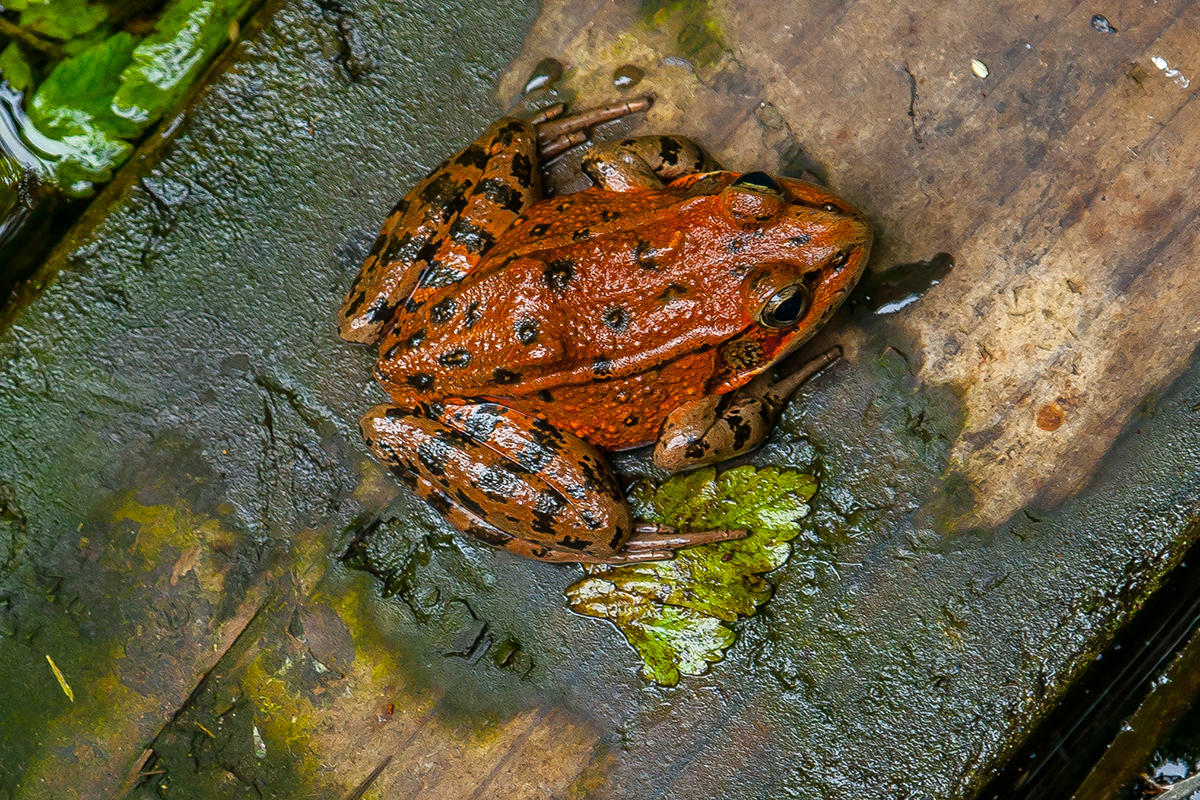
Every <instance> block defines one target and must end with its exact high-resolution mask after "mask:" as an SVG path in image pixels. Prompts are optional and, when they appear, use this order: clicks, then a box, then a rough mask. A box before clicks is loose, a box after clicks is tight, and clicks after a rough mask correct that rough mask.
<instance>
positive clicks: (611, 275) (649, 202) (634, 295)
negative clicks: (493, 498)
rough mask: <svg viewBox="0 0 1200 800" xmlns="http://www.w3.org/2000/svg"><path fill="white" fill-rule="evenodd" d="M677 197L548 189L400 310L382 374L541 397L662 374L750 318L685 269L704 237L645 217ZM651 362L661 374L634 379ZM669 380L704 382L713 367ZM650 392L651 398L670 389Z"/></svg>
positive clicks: (431, 388) (441, 386)
mask: <svg viewBox="0 0 1200 800" xmlns="http://www.w3.org/2000/svg"><path fill="white" fill-rule="evenodd" d="M681 202H687V201H686V199H683V198H680V197H679V195H677V194H675V195H672V194H670V193H667V192H663V193H657V192H641V193H636V194H635V193H623V194H615V193H612V192H599V191H590V190H589V191H585V192H581V193H578V194H576V195H570V196H568V197H564V198H551V199H549V200H546V201H543V202H542V203H540V204H539V205H538V206H536V207H534V208H533V209H530V211H529V212H528V213H527V214H526V215H525V216H523V217H522V218H521V219H519V220H518V221H517V223H515V224H514V225H513V227H512V229H511V230H509V231H506V232H505V234H503V235H502V236H501V238H500V239H498V240H497V242H496V243H495V245H494V246H493V248H492V249H491V250H489V252H488V255H487V256H486V257H485V259H484V260H483V263H481V264H480V266H479V267H478V268H477V269H476V270H475V271H473V272H472V273H471V274H470V275H468V276H467V277H466V278H465V279H464V280H462V281H461V282H460V283H458V284H455V285H453V286H448V287H444V288H443V289H442V290H440V291H438V292H437V293H435V294H434V295H432V296H430V297H429V298H428V299H427V301H426V302H425V303H424V304H422V305H421V306H420V307H417V308H413V309H411V310H410V311H409V312H408V313H406V314H403V315H401V317H400V318H399V319H398V321H397V325H396V326H395V327H394V329H393V330H392V331H391V332H390V333H389V335H388V336H387V337H386V338H385V340H384V343H383V346H382V349H381V354H382V358H381V362H380V378H381V380H383V382H384V384H385V386H387V387H388V388H389V390H390V391H392V393H393V394H394V395H395V394H396V390H399V391H400V392H401V393H410V392H413V391H414V390H415V391H416V392H419V393H420V394H421V395H425V396H433V397H442V398H445V397H452V396H453V397H464V396H467V397H472V396H487V397H496V398H504V399H505V400H506V401H508V400H511V401H512V402H513V404H516V405H522V404H521V403H519V402H518V401H517V399H518V398H522V397H524V398H529V401H528V402H529V404H531V405H532V404H544V398H545V397H547V396H559V395H561V394H562V392H560V391H558V390H562V389H565V388H568V387H572V392H571V394H573V395H574V394H579V393H580V392H584V393H586V394H588V395H589V396H592V399H593V400H598V399H600V398H597V397H594V395H597V394H599V395H604V396H608V395H612V396H613V397H617V396H618V395H621V394H626V395H628V394H629V393H630V392H631V391H633V390H634V389H635V387H636V386H637V385H639V384H640V383H642V382H644V383H646V385H647V386H649V385H650V384H652V383H654V382H655V381H656V380H663V379H664V378H663V376H661V375H658V372H659V371H660V370H661V368H662V367H663V365H664V364H666V363H667V362H674V361H678V360H679V359H680V358H681V357H682V356H684V355H685V354H688V353H692V352H695V351H697V350H704V349H705V348H706V346H709V345H712V346H715V345H716V344H717V343H719V342H720V341H723V340H724V339H726V338H728V336H729V335H731V333H734V332H736V330H737V329H738V327H739V326H740V325H741V324H742V321H740V320H730V319H728V316H729V315H728V313H727V311H725V312H724V313H722V312H723V308H722V307H723V306H724V307H726V308H727V305H728V302H727V301H728V298H725V297H723V295H722V293H721V292H719V291H711V287H709V286H707V285H704V283H703V281H704V278H703V275H704V274H706V273H701V274H696V273H694V271H691V270H689V269H688V262H689V258H688V256H689V251H690V250H694V249H695V248H696V247H699V246H702V245H700V244H698V242H703V241H706V240H707V237H704V236H703V235H700V236H698V237H697V236H694V235H692V234H694V231H693V232H689V231H688V230H685V228H683V227H664V226H663V225H655V224H651V221H652V220H653V219H656V218H658V217H660V216H662V217H666V218H672V219H673V218H675V217H676V216H677V215H676V214H675V213H674V211H673V210H672V211H671V213H667V214H663V213H662V211H663V208H664V206H669V205H676V204H679V203H681ZM722 320H724V322H722ZM709 361H711V358H710V359H709ZM695 366H698V365H696V364H693V367H695ZM651 373H653V375H654V380H646V381H640V380H639V379H638V376H639V375H649V374H651ZM667 379H668V380H671V381H680V380H685V381H688V382H690V383H691V384H694V385H695V386H696V387H697V392H698V391H699V387H702V386H703V384H704V382H705V380H706V379H707V375H701V374H699V373H696V372H691V373H688V374H687V375H686V376H685V375H672V376H670V377H669V378H667ZM393 387H394V388H393ZM580 387H588V388H586V389H584V388H580ZM646 391H649V389H647V390H646ZM656 392H657V394H661V393H662V392H660V391H658V390H655V391H654V392H649V395H655V397H654V398H650V397H649V395H647V396H646V400H645V403H647V404H649V403H650V402H651V400H652V399H653V400H654V401H655V402H657V401H658V400H661V399H663V398H658V397H657V395H656V394H655V393H656ZM548 393H553V395H550V394H548ZM633 393H634V394H636V395H638V396H641V395H642V394H644V393H643V392H641V391H633ZM689 393H690V390H689ZM539 397H540V398H543V400H541V401H539V400H538V398H539ZM582 400H583V398H580V404H579V407H580V408H586V407H587V406H586V404H585V403H584V402H582ZM545 408H546V409H550V408H552V405H551V406H545ZM547 413H549V412H547ZM626 416H628V415H626ZM639 416H645V415H639Z"/></svg>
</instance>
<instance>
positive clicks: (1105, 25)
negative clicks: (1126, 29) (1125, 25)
mask: <svg viewBox="0 0 1200 800" xmlns="http://www.w3.org/2000/svg"><path fill="white" fill-rule="evenodd" d="M1092 29H1093V30H1097V31H1099V32H1100V33H1116V32H1117V29H1116V28H1114V27H1113V24H1112V23H1111V22H1109V21H1108V17H1106V16H1104V15H1103V14H1093V15H1092Z"/></svg>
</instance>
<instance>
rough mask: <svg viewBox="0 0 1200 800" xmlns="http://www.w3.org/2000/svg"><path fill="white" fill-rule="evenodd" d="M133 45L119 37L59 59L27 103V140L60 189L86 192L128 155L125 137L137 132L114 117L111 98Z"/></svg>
mask: <svg viewBox="0 0 1200 800" xmlns="http://www.w3.org/2000/svg"><path fill="white" fill-rule="evenodd" d="M136 44H137V40H136V39H135V38H134V37H133V36H131V35H130V34H128V33H118V34H115V35H113V36H110V37H109V38H107V39H105V40H104V41H102V42H100V43H98V44H95V45H92V46H91V47H89V48H87V49H86V50H84V51H83V52H82V53H80V54H79V55H77V56H72V57H71V58H67V59H64V60H63V61H61V62H59V64H58V66H56V67H55V68H54V69H53V70H52V71H51V73H50V74H49V75H47V76H46V79H45V80H44V81H42V84H41V86H39V87H38V88H37V91H36V92H34V94H33V97H32V98H31V99H30V102H29V124H30V125H32V126H33V128H34V129H35V130H36V134H27V138H28V139H29V140H30V141H32V142H33V143H34V144H35V145H36V146H37V147H38V149H40V150H43V151H45V153H44V154H45V155H46V156H47V160H49V161H51V162H52V164H53V169H54V171H55V174H56V176H57V179H58V183H59V185H60V186H61V187H63V188H64V189H65V190H67V191H68V192H70V193H73V194H87V193H89V192H90V190H91V184H92V183H95V182H103V181H107V180H108V179H109V178H110V177H112V170H113V169H114V168H115V167H117V166H119V165H120V164H121V163H123V162H124V161H125V159H126V158H128V157H129V154H130V153H131V152H132V151H133V147H132V145H130V144H129V142H127V141H125V139H126V138H131V137H133V136H136V135H138V134H139V133H140V129H139V128H138V127H137V126H134V125H131V124H130V123H129V122H128V121H126V120H123V119H121V118H120V117H118V116H117V115H115V114H114V113H113V112H112V108H111V100H112V96H113V94H114V93H115V92H116V90H117V87H118V86H119V79H120V75H121V71H122V70H124V69H125V67H126V66H127V65H128V64H129V59H130V56H131V54H132V53H133V48H134V46H135V45H136Z"/></svg>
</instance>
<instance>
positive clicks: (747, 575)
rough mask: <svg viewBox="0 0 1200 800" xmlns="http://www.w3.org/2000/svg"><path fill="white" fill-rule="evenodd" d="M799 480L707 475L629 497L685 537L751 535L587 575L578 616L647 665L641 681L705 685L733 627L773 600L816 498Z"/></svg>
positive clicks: (577, 591) (743, 472)
mask: <svg viewBox="0 0 1200 800" xmlns="http://www.w3.org/2000/svg"><path fill="white" fill-rule="evenodd" d="M816 490H817V484H816V481H815V479H813V477H812V476H811V475H805V474H804V473H801V472H797V471H795V470H783V469H776V468H767V469H762V470H755V469H754V468H753V467H748V466H747V467H738V468H736V469H731V470H728V471H726V472H722V473H720V474H717V472H716V470H715V469H712V468H711V467H710V468H707V469H701V470H697V471H695V472H690V473H686V474H683V475H677V476H675V477H672V478H671V479H669V480H668V481H667V482H666V483H664V484H662V485H661V486H659V487H657V488H655V487H651V486H646V485H643V486H641V487H639V488H638V489H637V490H635V491H634V492H633V493H632V494H631V496H630V503H631V505H633V507H634V510H635V511H636V512H637V514H638V516H640V517H641V518H643V519H646V520H649V521H651V522H661V523H667V524H670V525H674V526H676V527H678V528H679V529H680V530H708V529H712V528H747V529H749V531H750V534H749V535H748V536H746V537H745V538H744V539H739V540H737V541H733V542H719V543H716V544H711V545H703V546H700V547H689V548H686V549H684V550H680V551H679V552H678V554H677V555H676V556H675V558H674V559H672V560H670V561H653V562H648V563H643V564H630V565H628V566H622V567H614V566H608V565H588V566H586V567H585V570H586V572H587V575H586V576H584V577H583V578H582V579H581V580H579V581H577V582H576V583H574V584H573V585H571V586H570V587H568V588H567V591H566V595H567V601H568V603H569V604H570V606H571V608H572V610H574V611H576V612H578V613H580V614H586V615H587V616H591V617H599V618H601V619H608V620H611V621H612V622H613V623H614V624H615V625H616V626H617V628H618V629H619V630H620V631H621V633H623V634H624V635H625V638H626V639H627V640H628V641H629V643H630V645H632V646H633V648H634V650H636V651H637V653H638V655H639V656H641V659H642V664H643V668H642V674H643V675H644V676H645V677H646V678H647V679H649V680H652V681H655V682H656V683H660V684H663V685H665V686H671V685H674V684H676V683H678V682H679V678H680V675H700V674H702V673H704V672H705V671H706V670H707V669H708V666H709V664H712V663H714V662H716V661H720V660H721V658H723V657H724V653H725V650H727V649H728V648H729V646H730V645H732V644H733V640H734V637H735V635H734V631H733V628H732V627H731V623H733V622H735V621H736V620H737V619H738V617H748V616H751V615H753V614H754V613H755V611H756V610H757V608H758V606H760V605H762V604H763V603H765V602H766V601H767V600H768V599H769V598H770V596H771V591H772V587H771V584H770V583H769V582H767V580H766V578H764V577H763V573H765V572H769V571H770V570H773V569H775V568H776V567H778V566H780V565H781V564H783V562H784V561H786V560H787V558H788V556H789V555H790V554H791V545H790V544H788V542H789V541H790V540H791V539H793V538H795V536H796V534H797V533H799V532H800V528H799V520H800V519H802V518H803V517H804V516H806V515H807V514H808V501H809V500H810V499H811V498H812V496H813V494H815V493H816Z"/></svg>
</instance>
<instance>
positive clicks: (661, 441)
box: [654, 347, 842, 472]
mask: <svg viewBox="0 0 1200 800" xmlns="http://www.w3.org/2000/svg"><path fill="white" fill-rule="evenodd" d="M841 354H842V349H841V348H840V347H831V348H830V349H828V350H826V351H825V352H824V353H822V354H821V355H819V356H817V357H816V358H814V359H813V360H811V361H809V362H808V363H806V364H804V365H803V366H801V367H800V368H799V369H797V370H795V371H794V372H792V373H789V374H788V375H785V376H783V377H782V378H779V379H775V378H774V376H773V375H772V374H771V373H770V371H768V372H764V373H763V374H761V375H759V376H757V377H756V378H754V379H753V380H752V381H750V382H749V383H747V384H746V385H745V386H743V387H741V388H740V389H736V390H734V391H732V392H730V393H728V394H723V395H708V396H706V397H701V398H699V399H698V400H694V401H692V402H690V403H685V404H684V405H682V406H680V407H679V408H677V409H675V410H674V411H672V412H671V413H670V414H669V415H667V418H666V420H665V421H664V422H663V426H662V429H661V430H660V431H659V436H658V442H656V443H655V445H654V463H655V464H657V465H659V466H660V467H663V468H664V469H668V470H671V471H672V472H675V471H677V470H681V469H695V468H696V467H700V466H704V465H705V464H713V463H716V462H718V461H724V460H726V459H729V458H733V457H734V456H739V455H741V454H743V453H748V452H750V451H751V450H753V449H754V448H756V447H758V446H759V445H760V444H762V443H763V440H765V439H766V438H767V434H769V433H770V432H771V428H772V427H774V425H775V418H776V417H778V416H779V412H780V411H782V410H783V407H784V405H785V404H786V403H787V401H788V398H789V397H791V396H792V393H793V392H795V391H796V389H798V388H799V387H800V385H801V384H803V383H804V382H805V381H807V380H808V379H810V378H812V377H813V376H814V375H816V374H817V373H818V372H820V371H821V370H823V369H825V368H826V367H828V366H829V365H830V364H832V363H833V362H835V361H837V360H838V358H840V357H841Z"/></svg>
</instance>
